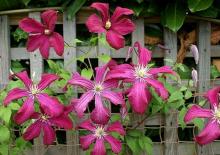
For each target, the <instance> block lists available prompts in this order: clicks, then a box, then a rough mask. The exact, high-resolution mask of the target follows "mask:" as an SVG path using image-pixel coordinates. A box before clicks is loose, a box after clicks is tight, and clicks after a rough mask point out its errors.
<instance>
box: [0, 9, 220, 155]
mask: <svg viewBox="0 0 220 155" xmlns="http://www.w3.org/2000/svg"><path fill="white" fill-rule="evenodd" d="M91 12H92V11H91V10H88V9H85V10H82V11H80V12H79V13H78V15H77V16H76V17H74V18H73V19H72V20H67V18H66V17H67V16H66V14H65V13H64V14H62V16H61V17H60V18H59V21H58V24H63V36H64V40H65V41H66V42H67V43H72V41H73V39H74V38H76V37H77V36H76V32H77V29H76V24H83V23H85V20H86V18H87V17H88V15H89V14H90V13H91ZM25 16H29V17H32V18H35V19H37V20H40V12H26V13H25V12H23V13H22V12H21V13H19V14H5V15H1V16H0V84H1V85H0V86H1V87H2V86H5V85H6V84H7V83H8V76H9V69H10V62H11V60H29V61H30V71H31V75H33V74H32V73H33V72H35V75H39V76H37V77H35V78H37V79H36V80H38V79H39V77H40V75H41V74H42V73H43V70H44V68H43V63H44V60H43V59H42V57H41V55H40V54H39V52H38V51H36V52H33V53H28V52H27V51H26V48H25V47H10V26H11V25H17V24H18V21H19V20H20V19H22V18H23V17H25ZM149 22H151V23H154V22H158V21H150V20H145V19H136V20H135V23H136V30H135V31H134V32H133V33H132V44H133V43H134V42H135V41H139V42H140V43H141V44H142V45H144V33H145V24H148V23H149ZM194 23H196V24H197V32H198V33H197V35H198V39H197V45H198V49H199V52H200V60H199V64H198V72H199V80H200V82H199V88H198V92H204V91H205V90H207V89H209V88H210V60H211V57H220V46H211V44H210V33H211V23H209V22H206V21H194ZM163 36H164V43H165V46H166V47H167V48H168V49H170V50H162V49H159V48H156V49H155V51H154V52H153V58H168V59H173V60H174V61H175V59H176V55H177V51H178V46H177V34H176V33H173V32H172V31H170V30H168V29H166V28H164V32H163ZM75 46H76V45H75ZM78 48H80V49H82V50H84V51H87V50H88V47H84V46H80V47H77V48H73V47H72V48H71V47H65V52H64V55H63V57H59V56H57V55H56V54H55V52H54V51H52V53H50V59H63V60H64V66H65V68H66V69H68V70H69V71H71V72H74V71H76V68H77V63H76V62H75V63H72V64H71V65H67V64H68V62H69V61H70V60H71V59H72V58H73V57H78V56H80V55H81V54H83V53H81V52H79V51H78ZM127 49H128V47H125V48H123V49H121V50H120V51H117V52H115V51H110V50H108V49H106V48H103V47H102V45H101V44H99V43H98V45H97V46H94V47H93V48H92V49H91V50H92V51H91V54H90V58H97V55H100V54H109V55H110V56H111V57H112V58H125V57H126V52H127ZM187 57H192V55H191V54H190V53H189V54H187ZM134 61H135V60H134ZM98 63H99V65H100V64H101V62H98ZM32 78H33V77H32ZM140 119H141V117H140V116H136V115H135V116H133V117H132V119H131V120H132V124H134V125H135V124H136V123H137V122H138V121H139V120H140ZM140 128H141V129H143V131H146V130H147V131H149V130H154V129H155V131H158V136H159V137H160V140H159V141H158V142H154V149H153V152H154V153H153V154H154V155H217V154H218V155H219V154H220V149H219V146H220V142H218V141H216V142H213V143H212V144H210V145H208V146H205V147H200V146H197V145H196V144H195V143H194V142H193V141H184V140H180V139H179V137H178V134H179V132H181V131H180V130H178V112H176V111H171V112H170V113H169V114H168V115H166V116H163V115H161V114H158V115H156V116H153V117H150V118H149V119H147V120H146V122H145V123H144V124H143V126H141V127H140ZM187 128H191V129H192V128H193V126H188V127H187ZM185 136H187V135H185ZM33 153H34V154H35V155H42V154H46V155H60V154H63V155H64V154H66V155H79V154H80V155H81V154H84V153H83V151H81V149H80V148H79V141H78V136H77V133H76V132H72V131H68V132H66V144H58V145H52V146H49V147H45V146H44V145H43V144H42V139H41V138H38V139H36V140H35V141H34V145H33V149H32V150H29V151H27V154H33Z"/></svg>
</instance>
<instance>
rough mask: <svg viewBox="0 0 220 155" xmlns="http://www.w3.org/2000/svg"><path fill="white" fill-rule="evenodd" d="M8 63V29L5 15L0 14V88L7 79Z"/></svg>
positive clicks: (9, 61) (9, 60)
mask: <svg viewBox="0 0 220 155" xmlns="http://www.w3.org/2000/svg"><path fill="white" fill-rule="evenodd" d="M10 64H11V59H10V29H9V21H8V16H7V15H5V16H0V89H1V88H3V87H5V85H6V84H7V83H8V81H9V74H10Z"/></svg>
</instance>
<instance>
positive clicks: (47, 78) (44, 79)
mask: <svg viewBox="0 0 220 155" xmlns="http://www.w3.org/2000/svg"><path fill="white" fill-rule="evenodd" d="M59 78H60V77H59V76H58V75H56V74H47V73H44V74H43V75H42V76H41V80H40V82H39V84H38V88H39V89H40V90H43V89H45V88H46V87H48V86H49V85H50V84H51V83H52V82H53V81H55V80H58V79H59Z"/></svg>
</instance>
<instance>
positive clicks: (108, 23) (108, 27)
mask: <svg viewBox="0 0 220 155" xmlns="http://www.w3.org/2000/svg"><path fill="white" fill-rule="evenodd" d="M111 26H112V23H111V22H110V21H109V20H107V22H106V23H105V28H106V29H107V30H109V29H110V27H111Z"/></svg>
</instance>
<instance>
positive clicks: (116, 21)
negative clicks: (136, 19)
mask: <svg viewBox="0 0 220 155" xmlns="http://www.w3.org/2000/svg"><path fill="white" fill-rule="evenodd" d="M91 7H92V8H94V9H96V10H97V11H99V12H100V14H101V19H100V17H99V16H97V15H96V14H92V15H91V16H90V17H89V18H88V20H87V22H86V26H87V28H88V29H89V32H93V33H105V34H106V40H107V42H108V43H109V44H110V46H111V47H113V48H115V49H120V48H122V47H124V45H125V39H124V37H123V35H127V34H129V33H131V32H133V31H134V29H135V25H134V23H133V22H132V21H131V20H130V19H129V18H128V16H129V15H132V14H133V11H132V10H130V9H127V8H121V7H117V8H116V9H115V11H114V13H113V15H112V16H111V17H110V14H109V4H106V3H93V4H92V5H91Z"/></svg>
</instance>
